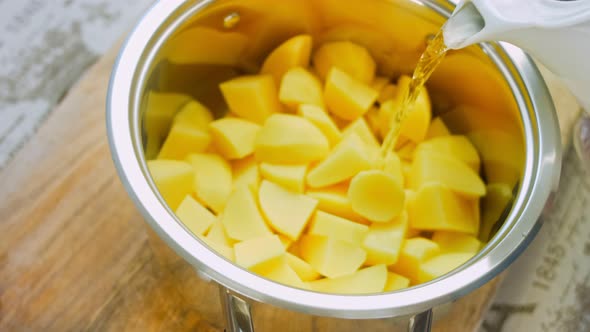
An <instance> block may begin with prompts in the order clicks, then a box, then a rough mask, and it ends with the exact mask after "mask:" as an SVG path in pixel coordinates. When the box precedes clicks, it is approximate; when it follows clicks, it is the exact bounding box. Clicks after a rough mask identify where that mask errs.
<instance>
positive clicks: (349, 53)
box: [313, 41, 377, 84]
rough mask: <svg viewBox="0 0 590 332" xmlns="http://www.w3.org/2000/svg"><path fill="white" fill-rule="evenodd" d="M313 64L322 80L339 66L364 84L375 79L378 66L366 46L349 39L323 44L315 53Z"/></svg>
mask: <svg viewBox="0 0 590 332" xmlns="http://www.w3.org/2000/svg"><path fill="white" fill-rule="evenodd" d="M313 65H314V67H315V69H316V70H317V72H318V74H319V75H320V78H321V79H322V80H326V79H327V77H328V76H329V72H330V70H331V69H332V68H334V67H337V68H339V69H340V70H342V71H343V72H345V73H347V74H348V75H350V76H351V77H353V78H354V79H355V80H358V81H360V82H362V83H364V84H369V83H371V82H372V81H373V78H374V77H375V71H376V67H377V65H376V64H375V60H373V58H372V57H371V54H369V51H367V49H366V48H364V47H363V46H360V45H357V44H354V43H351V42H349V41H336V42H329V43H325V44H323V45H322V46H321V47H320V48H319V49H318V50H317V51H316V52H315V54H314V55H313Z"/></svg>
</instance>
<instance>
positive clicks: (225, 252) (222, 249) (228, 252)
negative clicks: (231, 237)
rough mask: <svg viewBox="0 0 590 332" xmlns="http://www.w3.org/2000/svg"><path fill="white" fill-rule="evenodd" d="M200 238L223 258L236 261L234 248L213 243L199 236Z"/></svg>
mask: <svg viewBox="0 0 590 332" xmlns="http://www.w3.org/2000/svg"><path fill="white" fill-rule="evenodd" d="M199 238H200V239H201V240H202V241H203V242H204V243H205V244H206V245H208V246H209V247H211V249H213V251H215V252H216V253H218V254H220V255H221V256H223V257H225V258H227V259H229V260H230V261H232V262H235V261H236V257H235V254H234V248H233V247H230V246H228V245H225V244H222V243H219V242H215V241H212V240H210V239H208V238H206V237H204V236H202V235H201V236H199Z"/></svg>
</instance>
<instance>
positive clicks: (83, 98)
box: [0, 48, 578, 332]
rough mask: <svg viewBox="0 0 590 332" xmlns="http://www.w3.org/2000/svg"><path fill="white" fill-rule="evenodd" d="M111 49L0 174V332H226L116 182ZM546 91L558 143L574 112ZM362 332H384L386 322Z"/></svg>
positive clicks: (471, 305)
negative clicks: (110, 121) (109, 101)
mask: <svg viewBox="0 0 590 332" xmlns="http://www.w3.org/2000/svg"><path fill="white" fill-rule="evenodd" d="M117 50H118V48H116V49H113V50H112V51H111V52H109V53H108V54H107V55H105V56H104V57H103V58H102V59H101V60H100V61H98V62H97V63H96V64H95V65H93V66H92V67H91V68H90V69H89V70H88V72H87V73H86V74H85V75H84V76H83V77H82V78H81V80H80V81H79V82H78V83H77V84H76V85H75V86H74V87H73V88H72V89H71V90H70V92H69V93H68V94H67V95H66V96H65V98H64V99H63V101H62V102H61V104H60V105H59V106H58V107H57V108H56V109H55V110H54V111H53V112H52V113H51V114H50V116H49V118H48V119H47V120H46V121H45V122H44V124H43V125H42V126H41V128H40V129H39V130H38V132H37V133H36V134H35V135H34V137H32V138H31V139H30V140H29V142H28V143H27V144H26V145H25V146H24V147H23V148H22V150H21V151H20V152H19V153H18V154H17V155H16V156H15V157H14V159H13V160H12V161H11V162H10V163H9V165H8V166H7V167H6V168H5V169H4V170H2V171H1V172H0V183H1V184H2V186H1V187H0V197H1V199H2V203H0V331H60V332H61V331H222V330H223V320H222V316H221V313H220V307H219V300H218V298H217V288H216V286H215V285H214V284H213V283H206V282H204V281H201V280H200V279H199V278H198V277H196V274H195V273H194V271H193V270H192V269H191V268H190V267H189V266H187V264H185V263H184V262H182V261H181V260H177V261H176V264H174V265H173V266H172V267H171V268H163V266H162V265H161V264H159V263H158V260H157V259H156V256H155V255H154V252H153V251H152V250H151V247H150V244H149V242H148V235H147V232H146V227H145V224H144V222H143V220H142V217H141V216H140V215H139V214H138V212H137V211H136V209H135V207H134V205H133V204H132V202H131V200H130V199H129V198H128V197H127V194H126V192H125V190H124V188H123V186H122V185H121V183H120V182H119V179H118V178H117V175H116V172H115V169H114V166H113V163H112V161H111V158H110V152H109V149H108V145H107V138H106V132H105V118H104V117H105V96H106V90H107V84H108V78H109V75H110V71H111V67H112V65H113V62H114V59H115V55H116V53H117ZM550 84H551V86H552V88H553V92H554V97H555V98H556V104H557V106H558V109H559V110H560V113H561V115H560V116H561V125H562V128H564V130H565V131H564V137H567V133H569V128H571V123H572V121H573V119H574V118H575V117H576V114H577V112H578V107H577V105H576V104H575V101H574V100H573V99H572V97H571V95H569V93H567V91H565V90H564V88H563V87H562V86H561V85H559V84H557V83H555V82H553V81H551V82H550ZM565 141H566V140H565V139H564V142H565ZM497 285H498V280H497V279H496V280H494V281H492V282H490V283H489V284H487V285H485V286H483V287H482V288H480V289H479V290H477V291H475V292H473V293H471V294H469V295H467V296H466V297H464V298H462V299H460V300H458V301H457V302H456V303H454V304H453V305H452V307H451V308H450V311H449V313H448V314H447V315H446V316H444V317H443V318H442V319H441V320H439V321H438V322H436V323H435V327H434V330H435V331H473V330H475V329H476V328H477V326H478V323H479V321H480V319H481V318H482V315H483V313H484V311H485V309H486V308H487V306H488V304H489V303H490V301H491V299H492V297H493V294H494V292H495V290H496V287H497ZM187 290H188V291H187ZM254 312H255V316H256V326H257V328H258V331H272V330H278V329H279V328H280V329H281V330H282V331H285V330H286V331H289V330H292V331H326V330H327V327H328V325H330V326H332V327H334V328H335V329H336V330H338V331H356V330H358V328H359V326H360V325H358V324H356V323H355V322H351V321H339V322H335V321H333V320H329V319H322V318H317V317H311V316H303V315H299V314H295V313H287V314H285V313H277V311H276V310H273V309H272V308H269V307H268V306H257V307H255V308H254ZM378 326H379V327H378ZM370 330H372V331H376V330H382V331H391V329H390V326H389V325H387V324H385V325H384V324H383V323H382V324H380V325H375V328H370Z"/></svg>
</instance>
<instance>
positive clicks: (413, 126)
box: [379, 76, 432, 143]
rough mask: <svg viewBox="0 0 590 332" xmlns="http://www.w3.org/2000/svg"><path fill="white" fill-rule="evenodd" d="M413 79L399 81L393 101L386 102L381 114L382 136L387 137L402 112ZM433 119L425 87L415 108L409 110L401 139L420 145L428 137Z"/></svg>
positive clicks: (402, 127) (402, 126)
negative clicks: (393, 120) (394, 118)
mask: <svg viewBox="0 0 590 332" xmlns="http://www.w3.org/2000/svg"><path fill="white" fill-rule="evenodd" d="M410 81H411V78H410V77H409V76H402V77H400V79H399V80H398V84H397V92H396V94H395V97H394V98H393V99H390V100H388V101H385V102H384V103H383V104H382V105H381V108H380V109H379V113H380V115H381V123H382V127H381V135H382V137H385V135H386V133H387V131H388V130H389V128H390V124H391V119H392V118H393V117H394V116H395V115H396V114H397V113H398V112H400V110H401V106H402V103H403V100H404V98H405V96H406V94H407V93H408V90H409V85H410ZM431 117H432V111H431V105H430V98H429V97H428V92H427V91H426V88H425V87H422V88H421V90H420V93H419V95H418V98H417V99H416V102H415V104H414V106H413V107H412V108H411V109H409V110H407V111H406V113H405V117H404V119H403V122H402V125H401V129H400V133H399V136H400V139H404V138H405V139H409V140H411V141H412V142H414V143H420V142H422V141H423V140H424V138H425V137H426V133H427V132H428V126H429V125H430V120H431Z"/></svg>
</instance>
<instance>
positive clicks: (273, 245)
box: [234, 235, 285, 274]
mask: <svg viewBox="0 0 590 332" xmlns="http://www.w3.org/2000/svg"><path fill="white" fill-rule="evenodd" d="M234 251H235V255H236V263H237V264H238V265H240V266H241V267H244V268H247V269H250V270H252V271H254V272H257V273H261V274H263V273H264V272H265V270H267V269H268V268H272V263H274V262H277V261H278V260H279V259H281V258H282V257H283V255H284V254H285V247H283V244H282V243H281V240H279V237H278V236H276V235H265V236H261V237H255V238H251V239H249V240H246V241H243V242H240V243H236V244H235V245H234Z"/></svg>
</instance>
